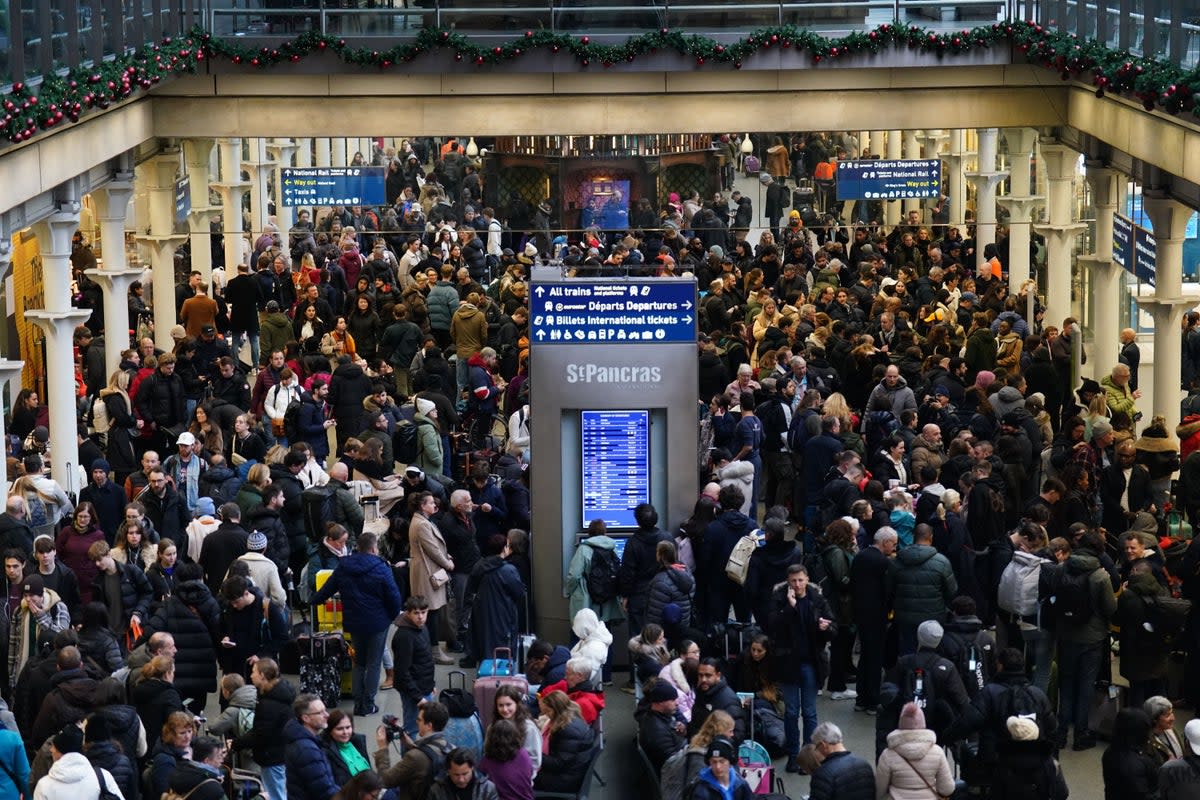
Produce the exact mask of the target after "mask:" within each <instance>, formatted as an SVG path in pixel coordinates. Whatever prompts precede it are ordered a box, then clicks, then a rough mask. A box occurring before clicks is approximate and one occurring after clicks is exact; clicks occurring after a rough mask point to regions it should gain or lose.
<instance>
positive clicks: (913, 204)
mask: <svg viewBox="0 0 1200 800" xmlns="http://www.w3.org/2000/svg"><path fill="white" fill-rule="evenodd" d="M921 133H922V131H915V130H908V131H905V132H904V141H903V148H904V150H903V157H904V158H905V159H906V160H908V161H915V160H916V159H918V158H920V157H921V143H920V141H918V139H917V137H918V135H919V134H921ZM900 205H901V210H902V211H903V212H904V218H905V219H906V220H907V219H908V212H909V211H922V209H921V201H920V199H919V198H916V197H906V198H905V199H904V200H902V201H900ZM924 218H925V214H924V212H923V211H922V213H921V219H922V221H923V220H924Z"/></svg>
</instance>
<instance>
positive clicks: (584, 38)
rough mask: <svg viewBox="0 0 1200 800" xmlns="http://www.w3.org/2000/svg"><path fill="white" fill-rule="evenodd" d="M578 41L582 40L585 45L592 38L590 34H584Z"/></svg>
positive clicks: (589, 42)
mask: <svg viewBox="0 0 1200 800" xmlns="http://www.w3.org/2000/svg"><path fill="white" fill-rule="evenodd" d="M579 41H581V42H583V43H584V44H585V45H586V44H591V41H592V38H591V37H590V36H584V37H583V38H582V39H580V40H579Z"/></svg>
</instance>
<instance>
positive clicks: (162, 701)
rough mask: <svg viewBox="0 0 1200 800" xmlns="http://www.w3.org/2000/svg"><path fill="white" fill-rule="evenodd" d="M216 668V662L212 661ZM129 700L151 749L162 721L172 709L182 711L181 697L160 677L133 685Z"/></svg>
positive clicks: (165, 719)
mask: <svg viewBox="0 0 1200 800" xmlns="http://www.w3.org/2000/svg"><path fill="white" fill-rule="evenodd" d="M213 670H214V671H215V670H216V662H215V661H214V662H213ZM129 700H130V702H131V703H133V707H134V708H136V709H137V713H138V718H139V719H141V721H142V725H144V726H145V727H146V745H147V746H148V747H150V748H151V749H153V748H154V745H155V744H156V743H157V742H158V739H159V737H160V736H162V727H163V723H164V722H166V721H167V717H169V716H170V715H171V712H173V711H183V698H181V697H180V696H179V691H178V690H177V689H176V688H175V686H174V685H173V684H170V683H167V682H166V681H164V680H163V679H162V678H146V679H144V680H140V681H138V682H137V683H136V684H134V686H133V693H132V694H131V695H130V697H129Z"/></svg>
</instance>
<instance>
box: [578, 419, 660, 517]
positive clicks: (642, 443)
mask: <svg viewBox="0 0 1200 800" xmlns="http://www.w3.org/2000/svg"><path fill="white" fill-rule="evenodd" d="M580 417H581V423H582V424H581V425H580V431H581V436H582V438H583V464H582V466H583V516H582V520H581V523H582V525H583V527H585V528H586V527H587V526H588V524H589V523H591V521H592V520H594V519H602V520H604V522H605V524H606V525H607V526H608V527H610V528H636V527H637V520H635V519H634V517H633V510H634V509H635V508H637V507H638V505H639V504H640V503H648V502H650V412H648V411H581V412H580Z"/></svg>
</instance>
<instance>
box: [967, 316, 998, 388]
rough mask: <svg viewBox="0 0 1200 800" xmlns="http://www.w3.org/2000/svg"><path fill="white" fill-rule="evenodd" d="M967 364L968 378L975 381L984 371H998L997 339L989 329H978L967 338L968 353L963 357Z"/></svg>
mask: <svg viewBox="0 0 1200 800" xmlns="http://www.w3.org/2000/svg"><path fill="white" fill-rule="evenodd" d="M963 357H964V358H965V359H966V362H967V378H968V380H974V378H975V375H976V374H977V373H979V372H982V371H983V370H989V371H991V370H995V369H996V338H995V337H994V336H992V332H991V331H990V330H988V329H987V328H976V329H975V331H974V332H973V333H972V334H971V335H970V336H968V337H967V344H966V351H965V353H964V355H963Z"/></svg>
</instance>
